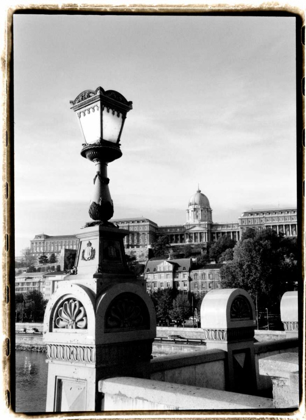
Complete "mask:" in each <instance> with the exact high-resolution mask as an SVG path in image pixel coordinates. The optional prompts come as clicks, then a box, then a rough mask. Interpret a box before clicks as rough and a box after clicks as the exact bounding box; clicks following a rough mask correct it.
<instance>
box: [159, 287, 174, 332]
mask: <svg viewBox="0 0 306 420" xmlns="http://www.w3.org/2000/svg"><path fill="white" fill-rule="evenodd" d="M175 295H176V292H175V290H173V289H165V290H161V293H160V294H159V298H158V300H157V304H156V318H157V321H158V322H161V323H163V324H167V325H169V322H170V318H171V316H170V312H171V310H172V309H173V300H174V297H175Z"/></svg>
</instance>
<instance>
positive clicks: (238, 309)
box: [230, 296, 252, 320]
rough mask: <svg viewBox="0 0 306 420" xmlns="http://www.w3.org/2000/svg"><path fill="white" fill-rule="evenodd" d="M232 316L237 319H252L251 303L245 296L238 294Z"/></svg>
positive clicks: (233, 305) (231, 312) (232, 307)
mask: <svg viewBox="0 0 306 420" xmlns="http://www.w3.org/2000/svg"><path fill="white" fill-rule="evenodd" d="M230 317H231V319H235V320H246V319H252V309H251V305H250V303H249V301H248V300H247V299H246V298H245V297H244V296H237V297H236V298H235V299H234V300H233V303H232V306H231V311H230Z"/></svg>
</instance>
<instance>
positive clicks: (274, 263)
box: [220, 229, 298, 312]
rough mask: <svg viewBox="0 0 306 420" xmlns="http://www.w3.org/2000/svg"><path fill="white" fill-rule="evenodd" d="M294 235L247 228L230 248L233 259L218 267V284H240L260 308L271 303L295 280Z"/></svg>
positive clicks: (231, 285)
mask: <svg viewBox="0 0 306 420" xmlns="http://www.w3.org/2000/svg"><path fill="white" fill-rule="evenodd" d="M297 258H298V250H297V244H296V239H294V240H292V239H291V238H285V237H284V236H283V235H278V234H277V233H276V232H275V231H273V230H271V229H265V230H263V231H257V232H253V231H250V230H249V231H248V232H246V235H244V236H243V239H242V240H241V242H240V243H238V244H237V245H236V246H235V248H234V252H233V260H232V261H229V262H228V263H227V264H225V265H224V266H223V267H222V268H221V270H220V274H221V287H222V288H235V287H240V288H242V289H244V290H246V291H247V292H248V293H250V295H251V297H252V298H253V300H254V301H255V300H257V301H258V305H259V306H260V307H262V308H265V307H272V308H273V307H274V311H275V312H278V311H279V301H280V299H281V297H282V295H283V294H284V293H285V291H288V290H294V287H295V284H296V282H297V281H298V265H297Z"/></svg>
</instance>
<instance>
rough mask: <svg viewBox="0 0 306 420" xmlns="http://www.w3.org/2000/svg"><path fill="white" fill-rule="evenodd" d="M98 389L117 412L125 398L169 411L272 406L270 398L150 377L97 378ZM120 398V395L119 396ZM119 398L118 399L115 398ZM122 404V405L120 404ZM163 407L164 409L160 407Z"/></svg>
mask: <svg viewBox="0 0 306 420" xmlns="http://www.w3.org/2000/svg"><path fill="white" fill-rule="evenodd" d="M98 389H99V392H102V393H104V394H105V401H106V404H107V398H108V396H109V397H111V398H112V399H114V401H116V402H117V403H116V408H117V407H118V411H121V410H122V411H123V410H125V407H124V405H125V403H124V400H125V401H126V400H128V399H130V400H133V401H134V402H135V404H133V407H134V409H135V408H136V409H137V401H139V402H141V404H142V407H143V405H145V404H146V403H147V404H148V408H149V407H150V405H151V404H154V405H156V404H157V405H160V406H162V407H167V409H169V410H235V409H236V410H246V409H247V410H250V409H252V410H254V409H255V410H256V409H258V410H260V409H271V408H273V400H272V399H270V398H263V397H256V396H252V395H245V394H238V393H234V392H228V391H220V390H216V389H209V388H200V387H196V386H190V385H181V384H174V383H168V382H162V381H155V380H150V379H140V378H128V377H117V378H111V379H106V380H101V381H99V385H98ZM122 397H123V398H122ZM117 399H118V400H117ZM120 403H121V404H120ZM163 409H165V408H163Z"/></svg>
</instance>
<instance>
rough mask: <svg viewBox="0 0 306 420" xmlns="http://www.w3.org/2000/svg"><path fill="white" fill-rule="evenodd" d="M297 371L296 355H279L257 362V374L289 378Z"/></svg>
mask: <svg viewBox="0 0 306 420" xmlns="http://www.w3.org/2000/svg"><path fill="white" fill-rule="evenodd" d="M298 370H299V355H298V353H293V352H290V353H280V354H275V355H274V356H269V357H265V358H263V359H260V360H259V373H260V374H261V375H268V376H272V377H279V378H289V377H290V374H291V373H297V372H298Z"/></svg>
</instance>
